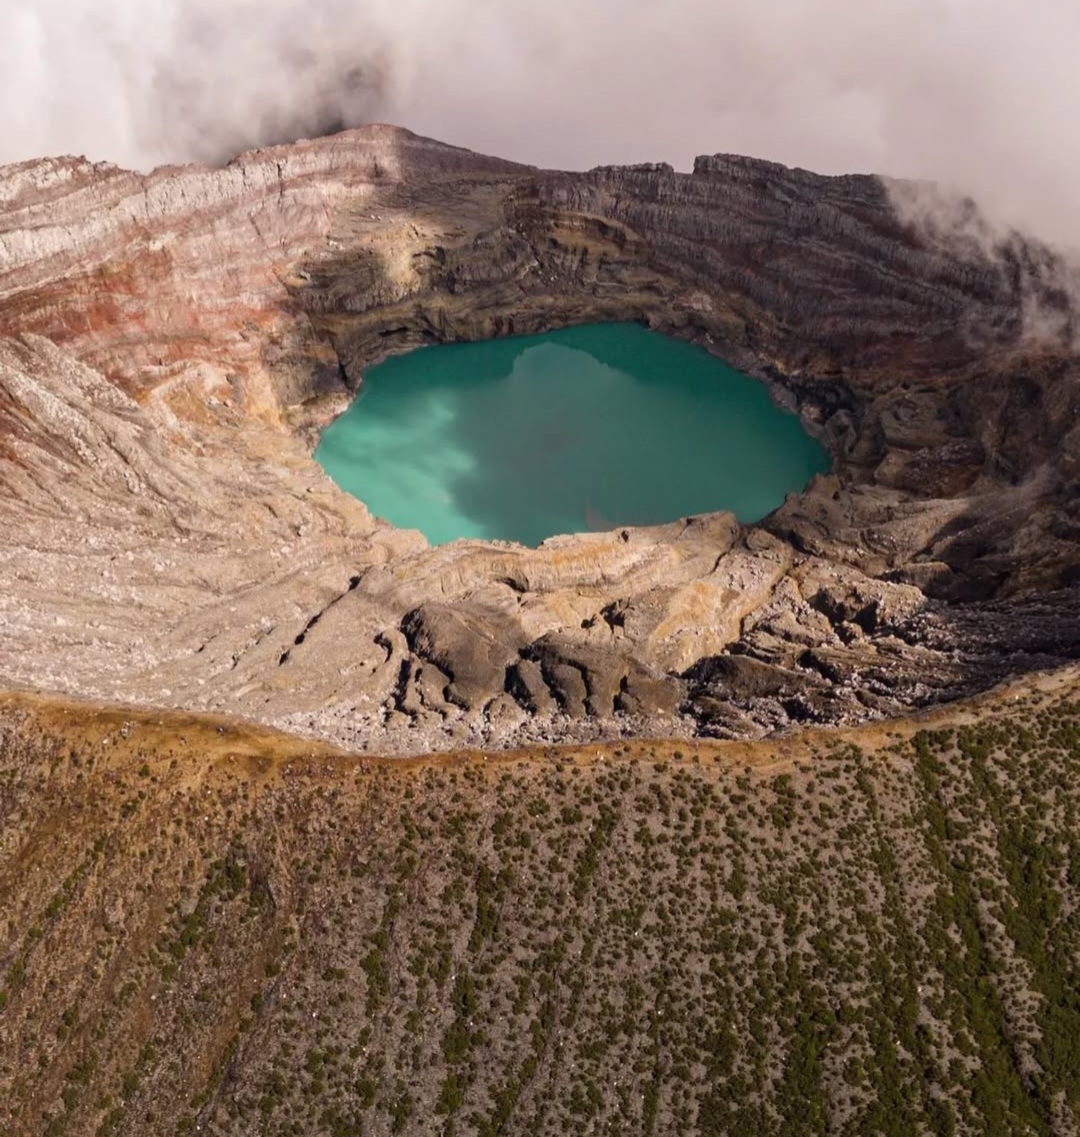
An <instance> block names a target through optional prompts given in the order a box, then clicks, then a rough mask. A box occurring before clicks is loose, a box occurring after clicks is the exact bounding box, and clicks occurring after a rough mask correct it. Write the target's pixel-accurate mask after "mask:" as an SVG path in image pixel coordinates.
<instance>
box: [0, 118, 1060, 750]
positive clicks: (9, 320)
mask: <svg viewBox="0 0 1080 1137" xmlns="http://www.w3.org/2000/svg"><path fill="white" fill-rule="evenodd" d="M962 252H963V255H961V251H958V249H957V248H956V247H955V246H951V245H950V244H949V243H947V242H945V241H938V240H930V239H929V238H927V237H926V236H925V235H923V234H920V233H918V232H916V231H914V230H913V229H911V228H910V227H908V226H905V225H904V224H903V223H902V222H901V221H900V220H899V219H898V217H897V216H896V214H895V212H894V211H893V209H892V207H891V205H890V203H889V194H888V192H887V187H886V186H885V185H884V184H883V183H882V182H881V181H880V180H879V179H876V178H870V177H848V178H824V177H820V176H818V175H814V174H810V173H807V172H805V171H798V170H788V169H785V168H784V167H780V166H776V165H774V164H771V163H765V162H758V161H754V160H752V159H746V158H736V157H730V156H723V155H721V156H715V157H710V158H701V159H699V160H698V162H697V163H696V165H695V169H694V172H693V173H692V174H677V173H675V172H674V171H672V170H671V169H670V168H669V167H666V166H637V167H628V168H601V169H597V170H593V171H591V172H589V173H585V174H566V173H553V172H543V171H538V170H534V169H532V168H529V167H524V166H518V165H514V164H512V163H507V162H501V161H498V160H496V159H490V158H484V157H481V156H478V155H474V154H471V153H469V152H468V151H463V150H460V149H456V148H454V147H448V146H443V145H441V144H439V143H436V142H432V141H429V140H426V139H421V138H417V137H416V136H415V135H412V134H410V133H408V132H407V131H401V130H396V129H394V128H392V127H381V126H379V127H369V128H364V129H361V130H357V131H350V132H347V133H345V134H342V135H338V136H335V137H334V138H329V139H320V140H316V141H313V142H302V143H298V144H296V145H294V146H288V147H278V148H274V149H270V150H264V151H258V152H255V153H251V154H245V155H241V156H240V157H239V158H237V159H236V160H235V161H234V162H232V163H230V164H229V166H227V167H226V168H224V169H220V170H211V169H206V168H199V167H187V168H183V169H163V170H159V171H155V172H154V173H153V174H150V175H147V176H142V175H138V174H133V173H128V172H125V171H121V170H117V169H116V168H114V167H110V166H104V165H95V164H92V163H89V162H86V161H84V160H78V159H57V160H43V161H40V162H32V163H25V164H22V165H20V166H15V167H7V168H5V169H0V336H2V337H3V338H2V339H0V524H2V525H3V532H4V539H3V542H2V545H0V566H2V569H0V571H2V574H3V582H4V588H3V590H2V593H0V631H2V633H3V634H2V636H0V683H3V684H5V685H8V686H21V687H36V688H40V689H45V690H50V691H56V692H66V693H73V694H81V695H88V696H93V697H99V698H109V699H119V700H127V701H138V702H143V703H148V704H152V705H176V706H183V707H188V708H207V709H219V710H229V711H234V712H237V713H240V714H244V715H248V716H251V717H256V718H260V719H263V720H265V721H270V722H274V723H276V724H279V725H284V726H287V727H290V728H292V729H295V730H300V731H305V732H313V733H317V734H321V735H325V736H327V737H330V738H333V739H335V740H337V741H339V742H343V743H345V744H346V745H351V746H366V747H373V748H376V749H385V750H421V749H427V748H430V747H432V746H441V745H457V744H460V743H461V742H462V741H466V740H473V741H477V742H483V743H488V744H492V743H499V742H505V741H512V740H515V739H521V740H527V739H530V738H545V737H554V736H566V737H575V738H579V737H580V738H584V737H591V736H594V735H598V734H611V733H619V732H631V731H633V732H640V731H664V732H665V733H672V732H676V733H677V732H680V731H683V732H691V731H698V730H704V731H707V732H709V733H714V734H734V735H749V734H760V733H764V732H767V731H770V730H775V729H778V728H782V727H784V726H785V725H787V724H789V723H791V722H803V721H812V722H826V723H838V722H845V721H852V720H855V719H860V718H866V717H879V716H882V715H888V714H891V713H895V712H897V711H900V710H902V709H904V708H907V707H910V706H913V705H921V704H924V703H927V702H932V701H935V700H941V699H947V698H951V697H954V696H956V695H959V694H962V693H965V692H968V691H970V690H973V689H977V688H979V687H983V686H987V685H989V684H992V683H994V682H997V681H998V680H999V679H1001V678H1003V677H1005V676H1006V675H1008V674H1010V673H1012V672H1015V671H1020V670H1026V669H1031V668H1034V667H1046V666H1053V665H1054V664H1055V663H1056V662H1058V661H1060V660H1062V659H1065V658H1069V657H1072V656H1074V655H1076V654H1077V650H1078V645H1080V616H1078V615H1077V613H1078V611H1080V608H1078V605H1077V599H1078V587H1080V556H1078V538H1080V495H1077V493H1076V487H1077V480H1078V475H1080V426H1078V425H1077V423H1078V415H1077V412H1078V410H1080V360H1078V358H1077V355H1076V353H1075V352H1074V351H1073V349H1072V346H1071V341H1070V340H1066V339H1064V338H1062V339H1061V340H1060V342H1059V341H1057V340H1053V339H1050V340H1047V339H1040V338H1036V337H1034V336H1033V335H1032V324H1031V321H1030V315H1031V312H1032V311H1033V307H1034V308H1037V307H1038V305H1046V306H1050V307H1051V308H1053V307H1054V306H1055V305H1056V306H1057V308H1060V307H1061V305H1062V304H1063V303H1064V300H1063V298H1062V297H1061V296H1060V295H1057V294H1056V293H1054V291H1053V289H1052V288H1050V287H1049V286H1048V285H1047V284H1046V283H1045V282H1046V281H1047V280H1048V279H1050V278H1051V277H1052V273H1051V272H1050V268H1052V264H1053V256H1052V254H1050V253H1049V252H1047V251H1046V250H1043V249H1040V248H1037V247H1034V246H1029V245H1025V244H1023V243H1022V242H1019V241H1018V240H1016V241H1013V242H1012V243H1011V244H1010V245H1008V246H1006V247H1003V248H1002V249H1001V250H999V255H998V256H996V257H994V258H991V257H989V256H987V255H985V254H982V253H977V252H972V251H970V250H962ZM607 319H631V320H639V321H643V322H645V323H647V324H648V325H650V326H652V327H654V328H657V329H659V330H661V331H664V332H667V333H669V334H672V335H676V336H681V337H683V338H687V339H690V340H692V341H694V342H697V343H700V344H702V345H704V346H705V347H707V348H708V349H709V350H711V351H713V352H714V353H715V354H717V355H719V356H721V357H723V358H724V359H726V360H728V361H729V362H731V363H733V364H734V365H736V366H739V367H741V368H743V369H745V370H747V371H749V372H750V373H752V374H754V375H756V376H758V377H759V378H761V379H762V381H764V382H766V383H768V384H769V385H770V387H771V389H772V391H773V393H774V395H775V397H776V398H777V399H779V400H781V401H783V402H784V403H785V404H787V405H789V406H792V407H794V408H796V409H797V410H798V411H799V412H800V413H801V415H802V416H803V419H804V421H805V422H806V424H807V426H808V428H809V429H811V430H812V431H814V432H815V433H817V434H818V436H819V437H821V438H822V440H823V441H824V442H825V443H826V444H827V445H828V447H829V448H830V451H831V453H832V455H833V458H834V463H835V465H834V471H833V473H832V474H831V475H829V476H826V477H819V478H817V479H815V481H814V482H813V483H812V485H811V486H810V487H809V488H808V490H807V492H806V493H804V494H802V495H799V496H796V497H792V498H789V500H788V501H787V502H786V503H785V505H784V506H783V507H782V508H781V509H779V510H778V511H777V512H776V513H774V514H773V515H772V516H770V517H769V518H767V519H766V520H765V521H764V522H763V523H762V524H761V525H760V526H758V527H754V528H744V527H740V526H739V525H738V524H737V523H736V522H735V520H734V519H733V518H732V517H731V516H730V515H726V514H716V515H711V516H706V517H701V518H692V519H685V520H682V521H678V522H675V523H673V524H670V525H666V526H659V527H656V528H652V529H644V530H618V531H614V532H611V533H603V534H583V535H578V536H571V537H560V538H555V539H553V540H550V541H547V542H545V543H544V544H543V545H542V546H541V547H540V548H539V549H525V548H522V547H520V546H514V545H509V544H506V543H499V542H476V541H460V542H455V543H454V544H452V545H448V546H442V547H439V548H436V549H431V548H429V547H428V546H427V544H426V542H425V541H424V540H423V538H422V537H420V535H419V534H416V533H409V532H404V531H398V530H394V529H393V528H391V527H390V526H388V525H386V524H385V523H383V522H380V521H378V520H376V519H373V518H371V517H370V515H369V514H368V513H367V511H366V509H365V508H364V507H363V506H362V505H361V504H360V503H358V502H356V501H354V500H353V499H351V498H349V497H347V496H346V495H345V494H343V493H341V492H340V491H338V490H337V489H336V488H335V487H334V486H333V485H332V484H331V483H330V482H329V481H328V480H327V479H326V477H325V476H324V475H323V473H322V471H321V470H320V469H319V468H318V466H317V465H316V464H315V463H314V462H313V461H312V459H311V457H310V449H311V446H312V444H313V442H314V439H315V437H316V436H317V432H318V430H319V429H320V428H321V426H322V425H324V424H325V423H326V422H327V421H329V419H330V418H332V417H333V415H335V414H336V413H338V412H339V411H340V410H342V409H343V408H344V406H345V405H347V402H348V399H349V398H350V397H351V395H352V393H354V392H355V390H356V389H357V387H358V386H359V384H360V383H361V382H362V377H363V372H364V370H365V368H367V367H369V366H370V365H371V364H372V363H374V362H376V361H377V360H379V359H381V358H383V357H385V356H386V355H387V354H388V353H392V352H396V351H401V350H406V349H408V348H410V347H412V346H415V345H417V344H421V343H429V342H439V341H447V340H456V339H473V338H481V337H487V336H494V335H503V334H510V333H514V332H536V331H543V330H548V329H551V328H553V327H557V326H561V325H566V324H570V323H575V322H580V321H593V320H607ZM1062 326H1065V325H1062Z"/></svg>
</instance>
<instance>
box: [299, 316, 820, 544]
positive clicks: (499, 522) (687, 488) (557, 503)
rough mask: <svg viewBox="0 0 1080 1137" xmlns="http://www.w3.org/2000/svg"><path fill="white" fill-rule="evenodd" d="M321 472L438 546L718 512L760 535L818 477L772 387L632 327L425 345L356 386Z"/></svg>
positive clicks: (323, 451)
mask: <svg viewBox="0 0 1080 1137" xmlns="http://www.w3.org/2000/svg"><path fill="white" fill-rule="evenodd" d="M315 457H316V459H317V460H318V462H319V463H320V464H321V465H322V467H323V469H325V470H326V472H327V473H328V474H329V475H330V477H331V478H333V480H334V481H335V482H336V483H337V484H338V485H339V486H341V488H342V489H344V490H347V491H348V492H349V493H351V494H353V495H354V496H355V497H358V498H360V500H361V501H363V502H364V503H365V504H366V505H367V506H368V508H369V509H370V510H371V512H372V513H374V514H376V515H377V516H380V517H384V518H386V520H388V521H390V522H392V523H393V524H394V525H396V526H399V527H401V528H408V529H420V530H421V531H422V532H423V533H424V534H425V535H426V536H427V538H428V540H429V541H431V542H432V543H433V544H441V543H442V542H444V541H452V540H454V539H455V538H456V537H482V538H492V537H497V538H502V539H504V540H510V541H520V542H522V543H523V544H526V545H536V544H539V542H540V541H542V540H544V538H545V537H550V536H552V535H553V534H556V533H576V532H583V531H587V530H597V529H611V528H615V527H618V526H623V525H651V524H656V523H658V522H664V521H674V520H677V519H678V518H680V517H688V516H690V515H692V514H695V513H709V512H713V511H715V510H721V509H727V510H731V511H732V512H734V513H735V514H736V515H737V516H738V518H739V520H740V521H757V520H759V519H760V518H761V517H764V516H765V514H767V513H769V512H771V511H772V510H773V509H775V508H776V507H777V506H778V505H780V504H781V503H782V502H783V500H784V496H785V494H787V493H790V492H792V491H798V490H801V489H802V488H803V487H804V486H805V485H806V483H807V482H808V481H809V480H810V478H811V477H812V476H813V475H814V474H815V473H818V472H820V471H823V470H826V469H827V468H828V457H827V455H826V453H825V451H824V450H823V449H822V448H821V446H820V445H819V444H818V443H817V442H816V441H814V440H813V439H812V438H810V437H809V436H808V435H807V434H806V432H805V431H804V430H803V428H802V426H801V424H800V422H799V420H798V418H797V417H796V416H795V415H792V414H789V413H787V412H785V411H781V410H780V409H779V408H777V407H776V406H775V405H774V404H773V403H772V401H771V400H770V398H769V395H768V392H767V391H766V389H765V387H764V386H763V385H762V384H761V383H759V382H757V381H755V380H753V379H750V378H748V377H747V376H745V375H742V374H740V373H739V372H737V371H733V370H732V369H731V368H730V367H728V366H726V365H725V364H723V363H721V362H720V361H719V360H717V359H714V358H713V357H712V356H711V355H709V354H708V353H707V352H706V351H704V350H702V349H701V348H697V347H693V346H692V345H690V344H686V343H682V342H680V341H678V340H673V339H669V338H668V337H666V336H662V335H659V334H657V333H655V332H650V331H648V330H647V329H645V328H643V327H640V326H639V325H637V324H593V325H586V326H581V327H575V328H567V329H565V330H563V331H559V332H552V333H550V334H548V335H542V336H514V337H510V338H507V339H497V340H488V341H485V342H482V343H468V344H449V345H444V346H439V347H427V348H422V349H420V350H418V351H414V352H411V353H409V354H408V355H400V356H395V357H393V358H391V359H388V360H386V361H385V362H384V363H381V364H379V365H378V366H377V367H373V368H372V369H371V370H370V371H369V372H367V373H366V374H365V376H364V382H363V386H362V388H361V391H360V395H359V396H358V397H357V399H356V400H355V402H354V403H353V404H352V406H351V407H349V409H348V410H347V411H346V412H345V413H344V414H343V415H341V416H340V417H339V418H338V419H336V420H335V421H334V422H333V423H331V424H330V426H329V427H327V429H326V430H325V431H324V433H323V436H322V440H321V441H320V443H319V447H318V449H317V450H316V451H315Z"/></svg>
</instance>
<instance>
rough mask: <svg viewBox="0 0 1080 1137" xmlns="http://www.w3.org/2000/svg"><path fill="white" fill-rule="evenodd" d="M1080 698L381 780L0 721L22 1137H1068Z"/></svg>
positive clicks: (235, 738)
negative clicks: (828, 731) (877, 726)
mask: <svg viewBox="0 0 1080 1137" xmlns="http://www.w3.org/2000/svg"><path fill="white" fill-rule="evenodd" d="M1078 696H1080V683H1073V684H1071V685H1070V684H1069V683H1064V684H1059V685H1058V686H1056V687H1047V688H1046V689H1045V690H1043V689H1040V688H1038V687H1035V686H1032V687H1029V688H1028V689H1027V690H1026V692H1025V693H1024V694H1023V695H1021V696H1019V697H1017V696H1013V697H1011V698H999V699H997V700H994V701H990V702H986V703H984V704H982V705H981V706H980V707H978V708H975V709H974V710H970V711H960V712H954V713H953V714H952V715H951V716H945V715H941V716H938V717H937V718H936V719H931V720H928V721H927V722H926V723H924V724H922V726H921V727H920V726H919V725H915V726H909V725H898V726H894V727H892V728H889V729H888V730H879V731H877V732H876V733H871V732H865V733H862V734H857V733H850V734H844V735H839V734H838V735H835V736H829V735H819V736H813V735H807V736H806V737H805V738H803V739H795V740H792V741H790V742H780V743H776V744H773V745H772V746H732V745H727V746H725V745H700V746H699V745H696V744H681V745H680V746H679V747H678V748H676V746H675V745H674V744H653V743H633V744H625V745H622V746H618V747H614V748H608V749H604V750H596V749H594V748H589V749H588V750H587V751H582V750H578V751H569V750H549V751H543V752H532V753H528V754H525V753H521V754H512V755H505V756H500V757H498V758H495V757H494V756H491V757H489V758H485V757H484V756H483V755H470V756H467V757H461V758H455V759H441V760H432V761H414V762H402V763H398V764H394V763H388V762H377V761H372V760H362V759H355V758H348V757H345V756H342V755H340V754H335V753H331V752H328V751H323V750H321V749H319V750H314V751H313V749H312V747H311V746H310V745H305V744H302V743H299V742H295V741H286V740H282V739H279V738H274V737H273V736H270V735H265V736H263V735H255V734H252V733H250V732H245V731H244V730H241V729H240V728H236V727H229V726H225V725H221V726H217V725H216V724H213V723H211V724H209V725H208V724H206V723H199V722H196V721H195V720H181V719H179V718H174V719H168V720H153V719H149V718H147V717H145V716H142V717H134V716H132V717H125V716H123V715H122V714H119V713H113V714H105V713H98V712H91V711H89V710H84V711H78V710H68V711H66V712H64V711H62V710H58V709H56V708H51V709H50V708H49V707H47V706H45V705H25V704H19V703H17V702H15V701H11V702H9V703H7V704H6V705H5V706H3V707H2V708H0V722H2V723H3V726H2V727H0V1007H2V1010H0V1131H2V1132H4V1133H10V1134H15V1135H18V1134H40V1133H46V1134H49V1135H50V1137H56V1135H60V1134H65V1135H66V1134H70V1135H75V1134H101V1135H103V1137H105V1135H109V1134H117V1135H120V1134H167V1135H172V1134H177V1135H183V1134H188V1133H202V1134H230V1135H232V1134H266V1135H287V1134H297V1135H300V1134H320V1135H322V1134H327V1135H337V1137H344V1135H360V1134H363V1135H376V1134H425V1135H427V1134H438V1133H441V1134H447V1135H449V1134H456V1135H458V1137H463V1135H465V1134H473V1135H480V1134H483V1135H485V1137H494V1135H495V1134H500V1135H507V1137H508V1135H512V1134H552V1135H563V1134H571V1133H592V1134H629V1133H634V1134H657V1135H669V1134H700V1135H702V1137H705V1135H716V1137H719V1135H732V1137H734V1135H746V1137H757V1135H766V1134H784V1135H792V1137H795V1135H798V1137H804V1135H805V1137H812V1135H813V1134H825V1133H829V1134H851V1135H858V1137H869V1135H871V1134H896V1135H898V1137H900V1135H902V1137H909V1135H911V1134H920V1133H921V1134H937V1135H946V1134H954V1133H955V1134H985V1135H994V1137H998V1135H1000V1137H1015V1135H1019V1134H1032V1135H1050V1134H1055V1135H1056V1134H1062V1135H1065V1134H1074V1133H1075V1132H1076V1124H1077V1114H1078V1110H1080V995H1078V985H1077V952H1078V947H1080V935H1078V932H1080V907H1078V901H1080V841H1078V834H1080V826H1078V817H1077V811H1078V805H1080V779H1078V776H1077V775H1078V773H1080V769H1078V758H1080V697H1078Z"/></svg>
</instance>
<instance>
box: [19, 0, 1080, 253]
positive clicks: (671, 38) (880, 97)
mask: <svg viewBox="0 0 1080 1137" xmlns="http://www.w3.org/2000/svg"><path fill="white" fill-rule="evenodd" d="M1078 48H1080V3H1077V0H1024V2H1023V3H1019V2H1017V0H665V2H664V3H663V4H656V3H651V4H649V3H644V2H642V0H544V2H542V3H541V2H539V0H0V162H12V161H20V160H23V159H26V158H31V157H39V156H45V155H55V154H80V155H86V156H87V157H90V158H93V159H103V160H109V161H113V162H117V163H119V164H121V165H126V166H130V167H134V168H137V169H150V168H152V167H153V166H155V165H158V164H161V163H164V162H181V161H206V162H221V161H225V160H227V159H228V157H230V156H232V155H233V154H235V153H237V152H239V151H241V150H243V149H247V148H250V147H253V146H257V145H262V144H267V143H272V142H278V141H286V140H290V139H292V138H295V137H305V136H312V135H317V134H320V133H325V132H327V131H329V130H333V129H339V128H342V127H344V126H354V125H360V124H361V123H363V122H368V121H381V122H394V123H397V124H399V125H402V126H407V127H409V128H410V129H413V130H416V131H418V132H419V133H422V134H428V135H431V136H433V137H436V138H440V139H442V140H444V141H447V142H453V143H457V144H459V145H463V146H468V147H470V148H472V149H475V150H481V151H486V152H488V153H494V154H498V155H500V156H502V157H506V158H514V159H518V160H521V161H526V162H532V163H535V164H537V165H542V166H548V167H562V168H570V169H583V168H588V167H590V166H594V165H599V164H605V163H612V162H635V161H668V162H671V163H672V164H673V165H674V166H675V167H676V168H677V169H684V170H685V169H689V168H690V167H691V165H692V162H693V159H694V156H695V155H697V154H702V153H716V152H721V151H723V152H729V153H742V154H750V155H754V156H756V157H762V158H769V159H773V160H776V161H780V162H784V163H786V164H788V165H799V166H804V167H806V168H809V169H814V170H818V171H820V172H822V173H845V172H860V173H880V174H885V175H891V176H894V177H906V178H916V179H932V180H934V181H937V182H940V183H941V184H942V185H943V186H946V187H955V188H956V189H958V190H960V191H962V192H965V193H970V194H971V195H972V196H974V197H975V198H976V199H977V200H978V201H979V202H980V204H981V205H982V206H983V208H984V209H985V210H986V211H987V212H988V214H989V215H990V216H991V217H992V218H994V220H995V221H996V222H998V223H1000V224H1002V225H1007V226H1016V227H1017V228H1019V229H1021V230H1023V231H1025V232H1029V233H1032V234H1034V235H1036V236H1039V237H1041V238H1043V239H1045V240H1048V241H1050V242H1051V243H1054V244H1056V245H1058V246H1068V247H1070V248H1076V247H1080V210H1077V208H1076V207H1075V204H1074V201H1075V196H1076V190H1075V187H1076V186H1077V185H1078V184H1080V144H1078V142H1077V134H1078V132H1080V128H1078V124H1080V68H1078V67H1077V65H1076V58H1075V57H1076V55H1077V50H1078Z"/></svg>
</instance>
